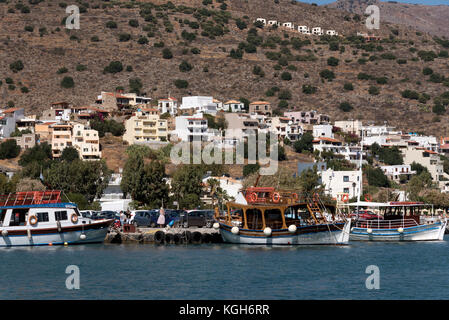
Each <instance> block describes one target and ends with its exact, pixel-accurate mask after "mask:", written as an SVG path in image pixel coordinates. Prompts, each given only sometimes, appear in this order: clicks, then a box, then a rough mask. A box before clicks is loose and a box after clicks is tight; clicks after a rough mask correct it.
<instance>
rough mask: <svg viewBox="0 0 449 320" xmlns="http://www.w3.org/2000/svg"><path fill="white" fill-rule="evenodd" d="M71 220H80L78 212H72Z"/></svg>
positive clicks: (74, 221)
mask: <svg viewBox="0 0 449 320" xmlns="http://www.w3.org/2000/svg"><path fill="white" fill-rule="evenodd" d="M70 220H72V222H73V223H77V222H78V216H77V215H76V213H73V214H72V216H71V217H70Z"/></svg>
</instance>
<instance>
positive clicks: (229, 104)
mask: <svg viewBox="0 0 449 320" xmlns="http://www.w3.org/2000/svg"><path fill="white" fill-rule="evenodd" d="M223 110H224V111H231V112H243V111H244V110H245V104H244V103H243V102H241V101H237V100H229V101H226V102H225V103H224V105H223Z"/></svg>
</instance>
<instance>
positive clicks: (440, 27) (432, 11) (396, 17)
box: [327, 0, 449, 37]
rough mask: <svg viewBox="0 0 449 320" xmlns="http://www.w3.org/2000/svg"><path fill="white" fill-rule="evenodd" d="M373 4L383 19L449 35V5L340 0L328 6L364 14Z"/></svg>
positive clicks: (441, 35) (434, 33)
mask: <svg viewBox="0 0 449 320" xmlns="http://www.w3.org/2000/svg"><path fill="white" fill-rule="evenodd" d="M372 4H374V5H377V6H378V7H379V9H380V15H381V21H382V20H383V21H386V22H391V23H396V24H403V25H406V26H409V27H413V28H416V29H418V30H420V31H423V32H428V33H430V34H433V35H436V36H440V37H443V36H446V37H447V35H448V34H449V25H448V23H447V22H448V21H449V5H439V6H428V5H418V4H409V3H400V2H397V1H384V2H381V1H379V0H338V1H336V2H333V3H331V4H329V5H327V7H328V8H337V9H341V10H345V11H348V12H350V13H356V14H361V15H363V14H364V13H365V9H366V8H367V7H368V6H369V5H372Z"/></svg>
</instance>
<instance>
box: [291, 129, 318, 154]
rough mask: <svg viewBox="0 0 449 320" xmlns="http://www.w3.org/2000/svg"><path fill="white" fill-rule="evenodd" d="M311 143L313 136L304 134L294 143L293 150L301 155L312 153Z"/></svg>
mask: <svg viewBox="0 0 449 320" xmlns="http://www.w3.org/2000/svg"><path fill="white" fill-rule="evenodd" d="M312 141H313V135H312V134H310V133H308V132H306V133H304V134H303V135H302V137H301V139H299V140H298V141H295V143H294V144H293V148H294V149H295V151H296V152H298V153H302V152H304V151H309V152H312V151H313V143H312Z"/></svg>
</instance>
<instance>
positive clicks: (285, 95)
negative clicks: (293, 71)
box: [278, 89, 292, 100]
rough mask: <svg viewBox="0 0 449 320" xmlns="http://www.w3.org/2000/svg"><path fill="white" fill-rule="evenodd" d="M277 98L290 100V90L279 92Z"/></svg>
mask: <svg viewBox="0 0 449 320" xmlns="http://www.w3.org/2000/svg"><path fill="white" fill-rule="evenodd" d="M278 97H279V99H282V100H290V99H291V98H292V94H291V92H290V90H287V89H285V90H282V91H280V92H279V95H278Z"/></svg>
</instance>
